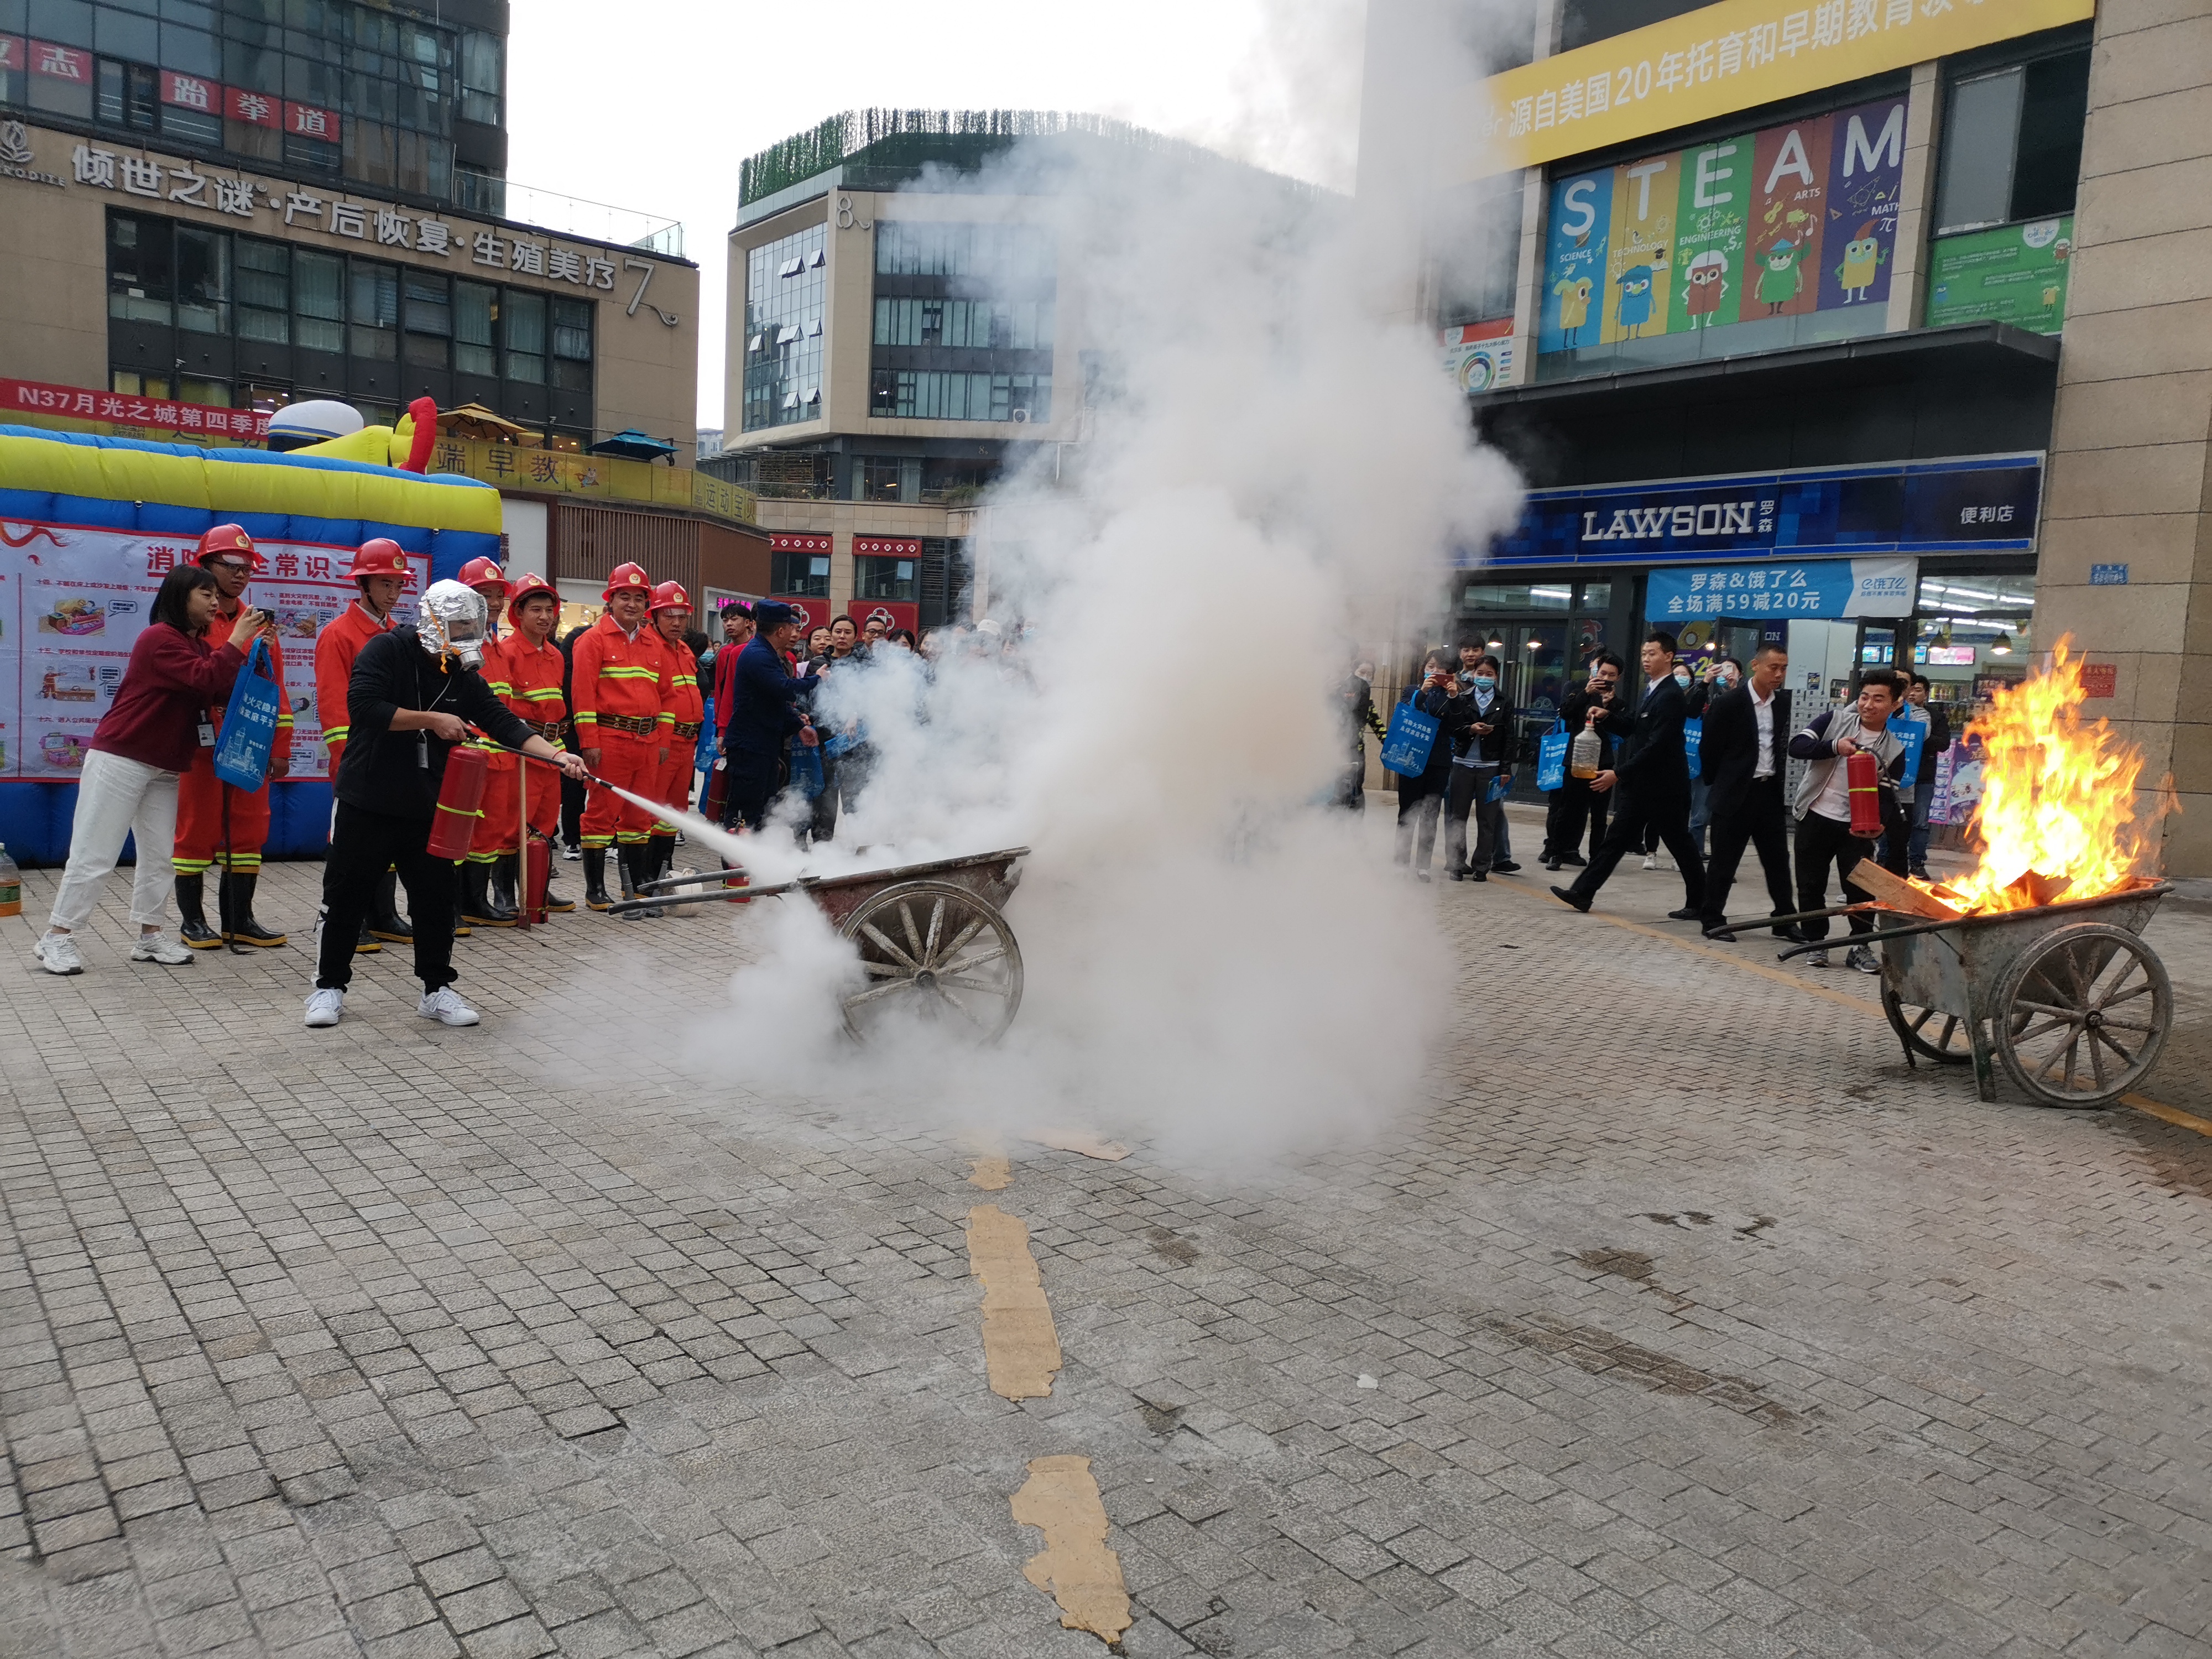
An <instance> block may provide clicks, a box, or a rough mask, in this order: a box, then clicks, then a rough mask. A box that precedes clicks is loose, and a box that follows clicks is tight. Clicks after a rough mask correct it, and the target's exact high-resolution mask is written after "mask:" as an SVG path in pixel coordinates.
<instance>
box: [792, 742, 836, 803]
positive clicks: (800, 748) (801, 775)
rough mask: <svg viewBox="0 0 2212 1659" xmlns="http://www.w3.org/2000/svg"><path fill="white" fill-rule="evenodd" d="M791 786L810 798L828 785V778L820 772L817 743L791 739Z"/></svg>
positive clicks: (819, 756)
mask: <svg viewBox="0 0 2212 1659" xmlns="http://www.w3.org/2000/svg"><path fill="white" fill-rule="evenodd" d="M791 787H793V788H794V789H796V790H797V791H799V793H800V794H801V795H803V796H805V798H806V799H808V800H812V799H814V798H815V797H816V796H817V795H819V794H820V793H822V792H823V790H824V789H826V788H828V787H829V779H828V778H826V777H824V776H823V773H822V750H821V747H820V746H819V745H818V744H804V743H800V742H798V741H797V740H796V739H794V740H793V743H792V745H791Z"/></svg>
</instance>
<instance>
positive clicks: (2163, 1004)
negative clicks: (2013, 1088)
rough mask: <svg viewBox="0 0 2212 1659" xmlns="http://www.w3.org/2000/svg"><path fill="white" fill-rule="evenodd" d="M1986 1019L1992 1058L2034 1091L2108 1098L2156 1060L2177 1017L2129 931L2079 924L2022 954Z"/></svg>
mask: <svg viewBox="0 0 2212 1659" xmlns="http://www.w3.org/2000/svg"><path fill="white" fill-rule="evenodd" d="M1991 1023H1992V1024H1994V1025H1995V1026H1996V1045H1997V1058H1998V1059H2000V1060H2002V1061H2003V1062H2004V1068H2005V1070H2006V1072H2007V1073H2009V1074H2010V1076H2011V1078H2012V1080H2013V1081H2014V1082H2015V1083H2016V1084H2018V1085H2020V1087H2021V1090H2022V1091H2025V1092H2026V1093H2027V1096H2028V1097H2029V1098H2030V1099H2032V1100H2033V1101H2035V1102H2036V1103H2039V1104H2040V1105H2045V1106H2070V1107H2087V1106H2109V1105H2111V1104H2112V1103H2113V1102H2114V1101H2116V1100H2118V1098H2119V1097H2121V1096H2122V1095H2124V1094H2125V1093H2127V1092H2128V1091H2129V1090H2130V1089H2132V1088H2134V1087H2136V1085H2138V1084H2140V1083H2141V1082H2142V1079H2144V1077H2146V1076H2147V1075H2148V1073H2149V1072H2150V1069H2151V1067H2152V1066H2153V1065H2154V1064H2155V1063H2156V1061H2157V1060H2158V1053H2159V1050H2160V1048H2163V1047H2164V1046H2165V1043H2166V1031H2167V1030H2168V1029H2169V1028H2170V1027H2171V1026H2172V1024H2173V987H2172V982H2171V981H2169V980H2168V979H2167V978H2166V964H2165V963H2162V962H2160V960H2159V959H2158V956H2157V953H2156V952H2154V951H2152V950H2151V948H2150V947H2149V946H2148V945H2145V944H2144V943H2143V942H2142V939H2139V938H2138V937H2136V935H2135V934H2134V933H2130V932H2129V931H2128V930H2127V929H2126V928H2124V927H2114V926H2113V925H2112V923H2110V922H2105V921H2086V922H2076V923H2075V924H2074V925H2073V926H2071V927H2062V928H2060V929H2059V930H2058V931H2057V933H2052V934H2051V936H2050V937H2049V938H2047V939H2045V940H2043V942H2042V943H2040V944H2039V945H2036V946H2035V947H2034V948H2033V949H2032V950H2029V951H2023V952H2022V953H2021V957H2020V959H2019V960H2018V961H2016V962H2015V963H2014V964H2013V966H2012V970H2011V971H2010V972H2009V973H2008V974H2007V975H2005V977H2004V982H2003V984H2002V986H2001V987H1999V989H1998V992H1997V1001H1996V1019H1995V1020H1994V1021H1992V1022H1991Z"/></svg>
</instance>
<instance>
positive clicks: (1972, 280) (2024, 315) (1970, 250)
mask: <svg viewBox="0 0 2212 1659" xmlns="http://www.w3.org/2000/svg"><path fill="white" fill-rule="evenodd" d="M2073 259H2074V220H2073V216H2071V215H2070V214H2069V215H2068V216H2066V217H2064V218H2061V219H2039V220H2037V221H2036V222H2034V223H2033V224H2026V225H2001V226H1999V227H1998V228H1996V229H1995V230H1978V231H1974V232H1972V233H1971V234H1967V235H1965V236H1944V237H1939V238H1938V239H1937V240H1936V241H1935V242H1934V243H1933V244H1931V245H1930V246H1929V250H1928V325H1929V327H1930V328H1939V327H1941V326H1942V325H1944V324H1945V323H2010V324H2011V325H2013V326H2014V327H2015V328H2024V329H2027V330H2028V331H2030V332H2032V333H2036V334H2056V333H2057V332H2058V331H2060V329H2061V328H2063V326H2064V325H2065V322H2066V276H2067V273H2068V272H2069V271H2070V270H2072V269H2073Z"/></svg>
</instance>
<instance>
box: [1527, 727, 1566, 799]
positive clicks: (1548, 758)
mask: <svg viewBox="0 0 2212 1659" xmlns="http://www.w3.org/2000/svg"><path fill="white" fill-rule="evenodd" d="M1573 742H1574V739H1573V738H1571V737H1569V736H1568V735H1567V723H1566V721H1565V720H1553V722H1552V729H1551V730H1550V731H1548V732H1545V733H1544V735H1543V736H1542V737H1541V738H1539V739H1538V740H1537V744H1536V787H1538V788H1539V789H1542V790H1546V791H1550V790H1553V789H1564V788H1565V787H1566V783H1567V750H1568V748H1569V746H1570V745H1571V744H1573Z"/></svg>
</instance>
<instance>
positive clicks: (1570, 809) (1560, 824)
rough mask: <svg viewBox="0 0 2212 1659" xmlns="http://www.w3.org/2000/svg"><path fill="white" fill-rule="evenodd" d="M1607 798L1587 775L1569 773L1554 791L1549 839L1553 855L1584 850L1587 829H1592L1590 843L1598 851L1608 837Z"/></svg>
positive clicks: (1592, 851)
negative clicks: (1598, 791) (1578, 776)
mask: <svg viewBox="0 0 2212 1659" xmlns="http://www.w3.org/2000/svg"><path fill="white" fill-rule="evenodd" d="M1606 811H1607V806H1606V799H1605V797H1604V796H1603V795H1601V794H1599V793H1597V791H1595V789H1592V788H1591V787H1589V784H1588V783H1587V782H1585V781H1583V779H1581V778H1577V777H1575V776H1572V775H1569V777H1568V779H1567V781H1565V783H1563V784H1561V785H1560V786H1559V787H1558V788H1557V789H1555V790H1553V792H1552V811H1551V813H1550V815H1549V816H1550V820H1551V821H1550V823H1549V824H1548V825H1547V834H1546V840H1547V842H1549V843H1550V846H1551V850H1552V854H1553V857H1555V858H1556V857H1564V856H1565V854H1569V853H1580V852H1581V851H1582V850H1583V827H1584V826H1585V825H1587V826H1588V827H1589V845H1590V851H1591V853H1593V854H1595V852H1596V851H1597V849H1598V848H1599V847H1600V845H1601V844H1602V843H1603V842H1604V840H1605V815H1606Z"/></svg>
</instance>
